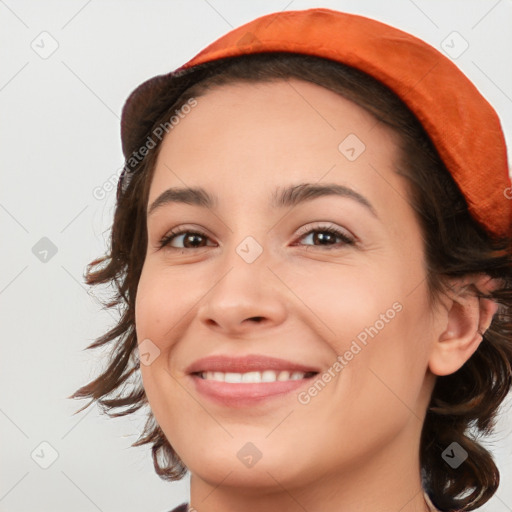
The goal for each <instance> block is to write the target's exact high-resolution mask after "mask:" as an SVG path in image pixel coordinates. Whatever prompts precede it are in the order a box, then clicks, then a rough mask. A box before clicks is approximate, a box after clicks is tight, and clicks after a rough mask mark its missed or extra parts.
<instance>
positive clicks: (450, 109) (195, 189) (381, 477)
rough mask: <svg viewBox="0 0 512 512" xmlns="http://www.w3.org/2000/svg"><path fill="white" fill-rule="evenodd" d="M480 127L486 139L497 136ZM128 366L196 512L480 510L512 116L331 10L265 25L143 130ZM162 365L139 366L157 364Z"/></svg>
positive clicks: (161, 107)
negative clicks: (506, 119) (505, 122)
mask: <svg viewBox="0 0 512 512" xmlns="http://www.w3.org/2000/svg"><path fill="white" fill-rule="evenodd" d="M482 127H485V130H482ZM122 143H123V152H124V155H125V157H126V162H125V170H124V172H123V175H122V176H121V179H120V182H119V187H118V196H117V207H116V212H115V217H114V224H113V229H112V239H111V247H110V250H109V254H107V255H106V256H104V257H103V258H100V259H97V260H95V261H93V262H92V263H91V265H90V267H89V269H88V274H87V282H88V284H91V285H96V284H99V283H113V284H115V285H116V287H117V293H116V296H115V297H114V298H113V300H112V301H111V302H110V303H109V304H108V306H109V307H115V306H118V305H122V306H123V307H124V309H123V311H124V313H123V316H122V319H121V321H120V322H119V324H118V325H117V326H116V327H115V328H113V329H112V330H111V331H109V332H107V333H106V334H105V335H104V336H102V337H101V338H99V339H98V340H97V341H96V342H95V343H94V344H92V345H91V347H98V346H101V345H108V344H110V345H112V348H113V351H112V353H111V356H110V360H109V366H108V368H107V369H106V370H105V372H103V373H102V374H101V375H100V376H99V377H98V378H97V379H96V380H94V381H92V382H91V383H89V384H88V385H86V386H84V387H82V388H81V389H79V390H78V391H77V392H76V393H75V394H74V395H73V396H74V397H75V398H85V397H89V398H92V401H94V400H96V401H98V403H99V404H101V405H102V406H103V408H104V410H105V411H106V412H108V413H109V414H111V415H113V416H115V415H121V414H129V413H131V412H133V411H135V410H138V409H139V408H141V407H142V406H144V405H146V404H148V405H149V407H150V411H149V413H148V422H147V424H146V428H145V431H144V432H143V433H142V435H141V437H140V438H139V440H138V441H137V442H136V443H135V445H142V444H145V443H150V444H152V445H153V446H152V450H153V460H154V464H155V469H156V471H157V473H158V474H159V475H160V476H161V477H162V478H164V479H168V480H176V479H179V478H181V477H183V476H184V474H185V472H186V470H189V471H190V473H191V499H190V505H188V504H183V505H182V506H180V507H178V508H177V509H175V511H184V510H187V509H188V510H198V511H199V512H210V511H223V512H230V511H235V510H245V511H250V512H251V511H259V510H268V511H273V510H287V511H302V510H308V511H322V512H330V511H339V510H353V511H356V510H357V511H370V510H371V511H373V510H375V511H379V512H381V511H396V510H401V511H403V512H412V511H425V510H473V509H475V508H477V507H480V506H481V505H483V504H484V503H485V502H486V501H488V500H489V498H490V497H491V496H492V495H493V494H494V493H495V491H496V489H497V487H498V484H499V472H498V469H497V467H496V465H495V464H494V462H493V460H492V457H491V455H490V454H489V453H488V452H487V451H486V450H485V449H484V448H483V447H482V446H481V445H480V444H478V443H477V442H476V441H475V440H474V438H473V436H472V435H471V433H470V432H469V429H470V427H472V428H473V429H475V430H476V431H477V433H489V432H490V431H491V429H492V426H493V421H494V419H495V416H496V413H497V411H498V408H499V406H500V404H501V403H502V401H503V400H504V398H505V397H506V395H507V393H508V392H509V390H510V387H511V383H512V371H511V362H512V333H511V323H510V307H511V293H510V290H511V289H510V286H511V251H510V242H511V233H512V231H511V224H512V222H511V221H512V209H511V204H510V201H508V200H507V197H506V190H508V189H509V187H510V179H509V177H508V166H507V159H506V147H505V142H504V138H503V133H502V130H501V126H500V123H499V120H498V117H497V115H496V113H495V112H494V110H493V109H492V108H491V107H490V105H489V104H488V103H487V102H486V101H485V99H484V98H483V97H482V96H481V95H480V94H479V92H478V91H477V90H476V89H475V87H474V86H473V85H472V84H471V82H469V80H468V79H467V78H466V77H465V76H464V75H463V74H462V73H461V72H460V71H459V70H458V69H457V68H456V67H455V66H454V65H453V64H452V63H451V61H450V60H449V59H447V58H446V57H444V56H443V55H441V54H440V53H439V52H437V51H436V50H435V49H433V48H431V47H430V46H428V45H426V44H425V43H423V42H422V41H420V40H418V39H416V38H415V37H413V36H411V35H409V34H405V33H404V32H401V31H399V30H397V29H394V28H392V27H389V26H387V25H384V24H382V23H379V22H376V21H373V20H369V19H367V18H363V17H360V16H355V15H348V14H344V13H340V12H336V11H332V10H327V9H310V10H306V11H293V12H283V13H278V14H272V15H268V16H264V17H262V18H259V19H257V20H254V21H253V22H251V23H249V24H247V25H244V26H242V27H240V28H238V29H235V30H233V31H232V32H230V33H229V34H227V35H226V36H224V37H222V38H220V39H219V40H218V41H216V42H214V43H212V45H210V46H209V47H207V48H206V49H205V50H203V51H202V52H200V53H199V54H198V55H197V56H196V57H194V58H193V59H192V60H191V61H189V62H188V63H186V64H185V65H184V66H182V67H181V68H179V69H178V70H176V71H175V72H172V73H170V74H168V75H162V76H158V77H155V78H153V79H151V80H149V81H147V82H145V83H144V84H142V85H141V86H139V87H138V88H137V89H136V90H135V91H134V92H133V93H132V94H131V96H130V97H129V99H128V100H127V103H126V104H125V107H124V109H123V117H122ZM141 363H142V364H141Z"/></svg>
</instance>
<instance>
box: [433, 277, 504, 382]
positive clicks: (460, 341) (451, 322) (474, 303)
mask: <svg viewBox="0 0 512 512" xmlns="http://www.w3.org/2000/svg"><path fill="white" fill-rule="evenodd" d="M497 287H498V281H497V280H495V279H492V278H490V277H489V276H487V275H482V274H478V275H471V276H464V277H463V278H458V279H456V280H453V281H452V283H451V286H450V288H451V293H450V294H449V295H450V299H449V301H447V303H446V304H447V309H446V312H445V314H444V317H443V326H442V329H443V330H442V332H441V334H440V335H439V336H438V338H437V339H436V340H435V341H434V345H433V347H432V350H431V353H430V358H429V368H430V370H431V371H432V373H434V374H435V375H439V376H442V375H450V374H451V373H455V372H456V371H457V370H458V369H459V368H461V367H462V366H463V365H464V363H466V361H467V360H468V359H469V358H470V357H471V356H472V355H473V354H474V353H475V351H476V349H477V348H478V347H479V345H480V343H481V341H482V336H483V334H484V333H485V331H486V330H487V329H488V328H489V326H490V325H491V322H492V319H493V316H494V314H495V313H496V311H497V309H498V304H497V303H496V302H495V301H493V300H492V299H486V298H480V297H478V295H477V293H476V290H478V291H480V292H481V293H483V294H485V295H488V294H490V293H491V292H492V291H493V290H495V289H496V288H497ZM475 289H476V290H475Z"/></svg>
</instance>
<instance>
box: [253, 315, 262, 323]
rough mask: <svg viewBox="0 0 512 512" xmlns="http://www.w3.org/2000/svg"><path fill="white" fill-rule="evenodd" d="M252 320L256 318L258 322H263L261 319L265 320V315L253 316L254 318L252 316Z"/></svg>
mask: <svg viewBox="0 0 512 512" xmlns="http://www.w3.org/2000/svg"><path fill="white" fill-rule="evenodd" d="M250 320H255V321H256V322H261V320H263V317H262V316H253V317H252V318H250Z"/></svg>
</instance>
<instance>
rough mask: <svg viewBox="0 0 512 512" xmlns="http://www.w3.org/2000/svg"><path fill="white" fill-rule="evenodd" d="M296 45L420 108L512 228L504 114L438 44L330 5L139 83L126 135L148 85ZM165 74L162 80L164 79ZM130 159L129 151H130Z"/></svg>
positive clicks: (502, 227)
mask: <svg viewBox="0 0 512 512" xmlns="http://www.w3.org/2000/svg"><path fill="white" fill-rule="evenodd" d="M264 52H291V53H299V54H305V55H313V56H318V57H323V58H327V59H331V60H333V61H337V62H341V63H343V64H346V65H348V66H352V67H354V68H357V69H359V70H360V71H363V72H365V73H367V74H368V75H370V76H372V77H373V78H375V79H377V80H378V81H380V82H381V83H383V84H384V85H386V86H387V87H388V88H389V89H391V90H392V91H393V92H395V94H397V95H398V96H399V97H400V98H401V99H402V101H403V102H404V103H405V104H406V105H407V106H408V107H409V109H410V110H411V111H412V112H413V113H414V114H415V115H416V117H417V118H418V119H419V121H420V122H421V124H422V125H423V127H424V129H425V131H426V132H427V133H428V135H429V137H430V139H431V140H432V142H433V143H434V145H435V147H436V148H437V151H438V152H439V154H440V156H441V158H442V160H443V162H444V163H445V165H446V167H447V168H448V170H449V171H450V173H451V175H452V176H453V179H454V180H455V182H456V183H457V185H458V186H459V189H460V190H461V192H462V194H463V195H464V197H465V198H466V201H467V204H468V207H469V211H470V213H471V215H472V216H473V218H474V219H475V220H476V221H477V222H478V223H479V224H480V225H481V226H482V227H483V228H484V229H486V231H487V232H489V233H490V234H491V235H494V236H497V237H501V236H505V237H508V236H511V235H512V202H511V201H510V200H509V199H507V196H508V195H509V194H508V193H507V192H508V191H512V188H510V187H511V181H510V178H509V172H508V165H507V149H506V144H505V139H504V135H503V131H502V128H501V125H500V121H499V118H498V116H497V114H496V112H495V111H494V109H493V108H492V107H491V105H490V104H489V103H488V102H487V101H486V100H485V98H484V97H483V96H482V95H481V94H480V93H479V92H478V90H477V89H476V87H475V86H474V85H473V84H472V82H471V81H470V80H469V79H468V78H467V77H466V76H465V75H464V74H463V73H462V71H460V70H459V68H458V67H457V66H456V65H455V64H453V62H452V61H451V60H450V59H449V58H447V57H445V56H444V55H443V54H441V53H440V52H439V51H438V50H436V49H435V48H433V47H432V46H430V45H428V44H427V43H425V42H423V41H422V40H420V39H418V38H416V37H414V36H412V35H410V34H408V33H406V32H403V31H401V30H398V29H396V28H394V27H391V26H389V25H386V24H384V23H381V22H378V21H375V20H371V19H369V18H365V17H363V16H357V15H354V14H347V13H342V12H338V11H334V10H330V9H308V10H302V11H288V12H279V13H274V14H269V15H266V16H262V17H260V18H257V19H255V20H253V21H251V22H249V23H247V24H245V25H242V26H241V27H238V28H236V29H234V30H232V31H230V32H229V33H227V34H226V35H224V36H222V37H220V38H219V39H217V40H216V41H215V42H213V43H212V44H210V45H209V46H207V47H206V48H205V49H204V50H202V51H201V52H199V53H198V54H197V55H196V56H195V57H193V58H192V59H191V60H189V61H188V62H187V63H186V64H184V65H183V66H181V67H180V68H178V69H177V70H176V71H174V72H172V73H169V74H168V75H162V76H159V77H154V78H152V79H150V80H148V81H147V82H145V83H144V84H142V85H141V86H139V87H138V88H137V89H136V90H135V91H134V92H133V93H132V95H130V97H129V98H128V100H127V102H126V104H125V107H124V109H123V118H122V122H121V125H122V131H121V133H122V138H123V150H124V149H125V147H126V145H125V144H124V139H125V135H126V132H127V131H128V127H129V126H134V124H136V120H134V117H135V118H136V117H138V116H140V115H141V108H142V109H144V108H146V107H145V106H144V105H147V102H148V98H149V97H151V96H153V97H154V91H153V94H151V93H150V90H151V89H152V88H153V89H155V87H156V89H160V90H162V89H161V86H162V83H163V80H165V79H170V78H172V77H173V76H174V74H175V73H177V72H182V71H184V70H187V69H189V68H192V67H194V66H196V65H199V64H203V63H206V62H210V61H214V60H217V59H223V58H226V57H237V56H240V55H246V54H253V53H264ZM164 77H165V79H164ZM125 156H126V158H129V155H127V154H126V151H125Z"/></svg>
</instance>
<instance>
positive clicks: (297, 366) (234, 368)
mask: <svg viewBox="0 0 512 512" xmlns="http://www.w3.org/2000/svg"><path fill="white" fill-rule="evenodd" d="M264 370H276V371H286V370H288V371H292V372H294V371H295V372H304V373H308V372H315V373H318V372H319V370H318V368H315V367H313V366H309V365H305V364H301V363H294V362H293V361H287V360H285V359H279V358H276V357H269V356H264V355H259V354H256V355H247V356H242V357H233V356H227V355H214V356H209V357H203V358H201V359H198V360H196V361H194V362H193V363H192V364H191V365H190V366H188V368H187V370H186V371H187V373H189V374H190V373H200V372H232V373H246V372H251V371H253V372H257V371H260V372H261V371H264Z"/></svg>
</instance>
